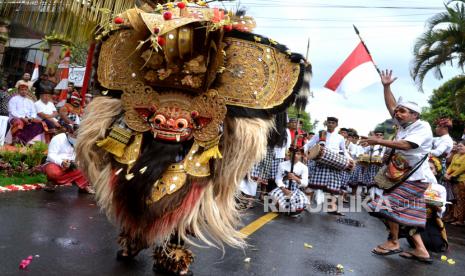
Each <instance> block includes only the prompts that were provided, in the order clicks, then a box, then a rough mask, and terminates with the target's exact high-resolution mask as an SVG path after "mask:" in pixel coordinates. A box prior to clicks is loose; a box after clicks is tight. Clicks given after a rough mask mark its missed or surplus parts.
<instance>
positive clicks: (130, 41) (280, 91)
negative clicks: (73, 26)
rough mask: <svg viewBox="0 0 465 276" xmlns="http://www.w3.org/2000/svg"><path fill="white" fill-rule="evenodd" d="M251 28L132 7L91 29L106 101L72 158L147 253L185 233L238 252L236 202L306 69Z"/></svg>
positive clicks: (196, 13) (189, 12) (202, 12)
mask: <svg viewBox="0 0 465 276" xmlns="http://www.w3.org/2000/svg"><path fill="white" fill-rule="evenodd" d="M254 27H255V21H254V20H253V18H251V17H248V16H244V15H233V14H232V13H228V12H226V11H224V10H220V9H217V8H213V9H212V8H208V7H205V6H199V5H196V4H193V3H188V4H187V5H179V6H176V5H175V4H173V3H168V4H165V5H159V6H158V8H157V9H156V10H155V11H154V12H145V11H142V10H139V9H137V8H135V9H130V10H127V11H126V12H124V13H122V14H120V15H118V16H117V17H116V18H114V19H113V21H112V22H109V23H108V24H107V25H105V26H101V28H100V29H101V32H100V33H99V35H98V36H97V40H99V41H101V42H100V44H99V46H98V47H97V48H98V52H97V54H96V56H97V57H98V62H95V64H96V65H97V68H96V72H97V74H96V76H97V81H96V83H97V84H98V85H99V87H98V89H99V90H101V92H102V94H103V95H104V96H106V97H97V98H95V99H94V100H93V101H92V102H91V103H90V104H89V106H88V109H87V112H88V114H87V116H86V119H85V120H84V121H83V122H82V124H81V128H80V137H79V141H78V146H77V154H78V156H79V159H80V161H81V164H83V166H82V167H83V169H84V170H86V171H87V175H88V176H89V178H90V181H91V182H92V183H94V185H95V186H96V188H97V189H96V190H97V198H98V200H99V203H100V205H101V206H102V207H103V208H104V209H105V210H106V211H107V214H108V215H109V216H110V217H111V218H114V219H116V221H117V222H118V223H119V224H120V225H121V227H122V228H123V229H124V230H125V231H126V232H128V233H129V234H130V235H139V236H144V238H145V239H146V240H147V243H152V242H154V241H163V240H166V239H167V238H168V237H169V235H170V234H171V233H173V232H174V231H177V233H178V234H179V235H180V236H181V237H182V238H184V239H187V237H186V232H188V231H189V232H190V233H192V234H193V235H196V236H197V237H199V239H201V240H203V241H205V242H207V244H211V243H210V241H209V239H208V238H207V237H210V238H212V239H213V240H214V241H215V242H218V243H221V242H226V243H228V244H229V245H232V246H242V245H243V241H242V238H241V237H240V234H239V233H238V232H237V231H236V230H235V229H234V227H233V226H234V225H237V221H238V219H239V215H238V213H237V210H236V209H235V207H234V200H233V199H234V194H235V193H236V189H237V187H238V186H239V182H240V180H241V179H243V177H244V176H245V175H246V173H247V172H248V171H249V170H250V169H251V167H252V165H253V164H254V163H256V162H258V161H259V160H261V159H262V158H263V157H264V154H265V153H266V146H267V141H268V140H269V137H270V136H273V135H272V134H271V133H274V134H275V135H276V134H279V135H283V136H284V134H285V133H286V132H285V128H286V125H285V120H281V119H282V118H286V115H285V110H286V109H287V107H289V105H291V104H292V103H293V102H294V101H295V99H296V98H299V92H301V91H302V90H301V87H302V83H304V82H305V81H304V72H305V70H306V69H310V68H311V67H310V65H309V64H308V63H306V61H305V60H304V58H303V57H302V56H301V55H299V54H295V53H291V52H290V51H289V50H288V49H287V48H286V47H285V46H284V45H281V44H279V43H277V42H276V41H274V40H272V39H269V38H265V37H263V36H260V35H257V34H253V33H251V32H250V31H252V30H253V28H254ZM309 72H310V71H309ZM306 81H308V79H306ZM306 85H307V86H308V85H309V84H308V83H306ZM304 86H305V85H304ZM308 90H309V89H308V88H307V89H305V91H308ZM300 96H301V97H300V99H305V96H306V95H300ZM110 97H112V98H110ZM118 98H119V99H118ZM278 118H281V119H280V120H278ZM275 121H276V122H278V121H279V122H282V124H275ZM105 129H106V131H105ZM278 140H279V139H275V141H278ZM95 145H96V146H97V147H96V146H95ZM270 146H273V145H272V144H270ZM204 232H208V234H204Z"/></svg>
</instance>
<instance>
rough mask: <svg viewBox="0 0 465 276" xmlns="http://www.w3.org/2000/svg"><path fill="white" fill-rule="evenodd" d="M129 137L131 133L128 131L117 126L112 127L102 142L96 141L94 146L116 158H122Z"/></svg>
mask: <svg viewBox="0 0 465 276" xmlns="http://www.w3.org/2000/svg"><path fill="white" fill-rule="evenodd" d="M131 136H132V132H131V131H130V130H128V129H125V128H122V127H119V126H113V127H112V128H111V131H110V133H109V134H108V136H107V137H106V138H105V139H103V140H100V141H97V143H96V144H97V146H98V147H101V148H103V149H105V150H106V151H108V152H109V153H111V154H113V155H115V156H117V157H122V156H123V154H124V150H125V149H126V146H127V144H128V143H129V140H130V139H131Z"/></svg>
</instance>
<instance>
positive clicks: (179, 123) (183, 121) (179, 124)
mask: <svg viewBox="0 0 465 276" xmlns="http://www.w3.org/2000/svg"><path fill="white" fill-rule="evenodd" d="M176 126H177V127H178V128H186V127H187V126H188V122H187V120H186V119H184V118H181V119H177V120H176Z"/></svg>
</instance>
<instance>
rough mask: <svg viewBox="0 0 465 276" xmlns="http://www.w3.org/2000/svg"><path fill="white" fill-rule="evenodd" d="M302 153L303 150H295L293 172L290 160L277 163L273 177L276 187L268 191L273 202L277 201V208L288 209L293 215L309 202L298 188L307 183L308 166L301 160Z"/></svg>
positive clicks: (296, 214)
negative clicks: (276, 171)
mask: <svg viewBox="0 0 465 276" xmlns="http://www.w3.org/2000/svg"><path fill="white" fill-rule="evenodd" d="M290 150H294V149H290ZM302 154H303V150H301V149H298V150H296V152H295V156H294V161H293V162H294V168H293V172H291V166H292V164H291V160H287V161H284V162H281V164H279V167H278V173H277V174H276V178H275V182H276V185H277V186H278V187H277V188H275V189H274V190H273V191H271V193H270V197H271V198H272V199H273V202H277V203H278V206H279V210H284V211H290V214H291V216H293V217H296V216H298V215H299V214H300V212H302V211H303V210H304V209H305V207H306V206H307V205H308V204H309V201H308V198H307V196H306V195H305V194H304V192H302V191H301V190H300V188H305V187H307V184H308V168H307V166H306V165H304V164H303V163H302V162H301V160H302Z"/></svg>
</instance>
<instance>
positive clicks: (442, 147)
mask: <svg viewBox="0 0 465 276" xmlns="http://www.w3.org/2000/svg"><path fill="white" fill-rule="evenodd" d="M451 129H452V120H451V119H450V118H440V119H439V120H437V121H436V128H435V130H434V132H435V133H436V135H437V137H435V138H434V139H433V150H432V151H431V155H432V156H433V157H435V158H437V159H438V160H439V161H440V162H441V165H442V168H443V169H445V168H446V157H447V155H449V153H450V152H451V151H452V148H453V147H454V140H452V138H451V137H450V135H449V131H450V130H451ZM443 172H444V170H443V171H441V172H438V174H439V176H442V175H443ZM439 179H440V180H441V178H440V177H439Z"/></svg>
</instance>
